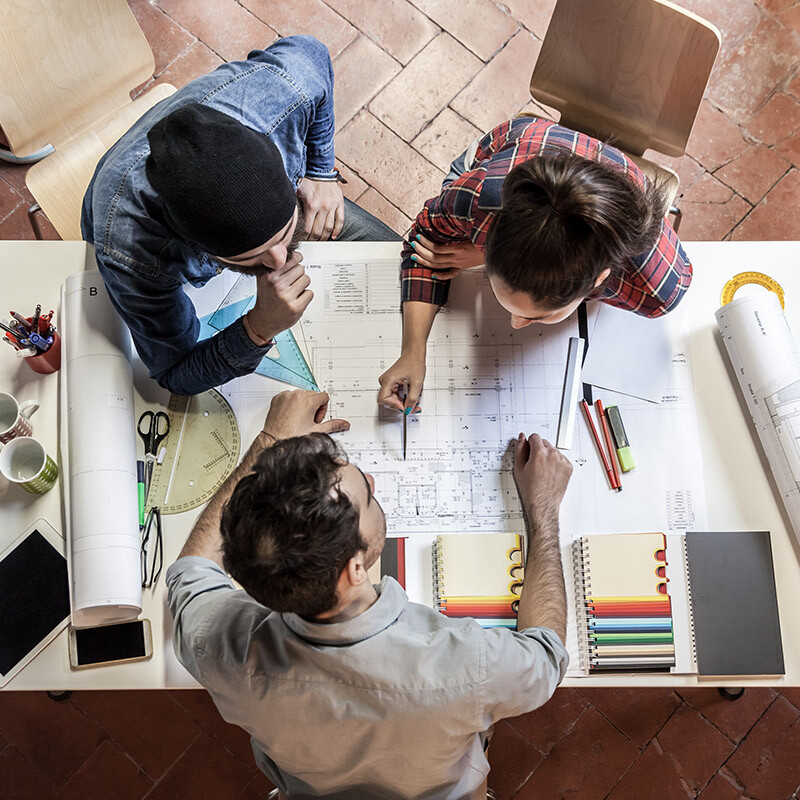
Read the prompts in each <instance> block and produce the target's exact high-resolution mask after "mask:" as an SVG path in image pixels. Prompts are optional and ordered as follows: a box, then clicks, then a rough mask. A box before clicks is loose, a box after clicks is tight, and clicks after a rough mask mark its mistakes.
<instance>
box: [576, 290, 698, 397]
mask: <svg viewBox="0 0 800 800" xmlns="http://www.w3.org/2000/svg"><path fill="white" fill-rule="evenodd" d="M597 306H598V311H597V320H596V322H595V325H594V328H593V329H592V330H591V332H590V334H589V351H588V354H587V356H586V361H585V362H584V365H583V381H584V382H585V383H591V384H592V385H593V386H598V387H601V388H604V389H610V390H611V391H614V392H619V393H620V394H626V395H630V396H632V397H638V398H641V399H643V400H649V401H650V402H653V403H660V402H661V399H662V397H663V395H664V390H665V389H666V386H667V383H668V382H669V378H670V367H671V362H672V357H673V354H674V353H675V351H676V349H680V345H679V344H678V343H679V341H680V331H681V323H682V321H683V316H684V308H683V307H682V306H679V307H678V308H677V309H676V310H675V311H673V312H672V313H671V314H667V315H666V316H663V317H658V318H657V319H648V318H647V317H642V316H639V315H638V314H632V313H631V312H630V311H623V310H622V309H620V308H614V307H613V306H609V305H607V304H606V303H597Z"/></svg>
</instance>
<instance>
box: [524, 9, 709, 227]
mask: <svg viewBox="0 0 800 800" xmlns="http://www.w3.org/2000/svg"><path fill="white" fill-rule="evenodd" d="M719 46H720V34H719V31H718V30H717V29H716V28H715V27H714V26H713V25H711V24H710V23H709V22H706V21H705V20H704V19H701V18H700V17H698V16H697V15H696V14H692V13H691V12H689V11H686V10H684V9H682V8H679V7H678V6H676V5H674V4H672V3H669V2H666V0H558V2H557V3H556V7H555V10H554V11H553V16H552V18H551V19H550V25H549V27H548V29H547V33H546V34H545V38H544V41H543V43H542V49H541V51H540V53H539V58H538V59H537V61H536V65H535V67H534V69H533V75H532V76H531V85H530V90H531V95H532V96H533V98H534V100H536V101H537V102H540V103H544V104H545V105H548V106H551V107H552V108H555V109H556V110H558V111H559V112H560V113H561V118H560V120H559V122H560V124H562V125H564V126H566V127H568V128H572V129H573V130H579V131H582V132H583V133H588V134H589V135H590V136H594V137H595V138H597V139H601V140H603V141H606V140H610V141H611V143H612V144H614V146H616V147H618V148H619V149H620V150H623V151H624V152H625V153H626V154H627V155H630V156H631V157H632V160H633V161H635V162H636V164H638V165H639V167H640V168H641V169H642V170H643V171H644V172H645V174H647V175H648V176H650V177H654V176H658V177H659V178H660V179H661V180H662V181H664V183H665V189H666V190H667V193H668V199H669V204H670V206H672V204H673V202H674V199H675V196H676V195H677V192H678V187H679V185H680V181H679V179H678V175H677V173H675V172H674V171H673V170H671V169H668V168H667V167H662V166H659V165H658V164H655V163H654V162H652V161H650V160H648V159H645V158H643V157H642V154H643V153H644V151H645V150H647V149H652V150H657V151H658V152H659V153H664V154H665V155H668V156H682V155H683V154H684V152H685V151H686V142H687V141H688V139H689V134H690V133H691V131H692V125H694V120H695V117H696V116H697V109H698V108H699V106H700V101H701V100H702V99H703V92H704V91H705V87H706V83H707V82H708V78H709V75H710V74H711V69H712V67H713V66H714V59H715V58H716V56H717V52H718V51H719ZM678 213H679V212H678ZM675 227H676V228H677V225H676V226H675Z"/></svg>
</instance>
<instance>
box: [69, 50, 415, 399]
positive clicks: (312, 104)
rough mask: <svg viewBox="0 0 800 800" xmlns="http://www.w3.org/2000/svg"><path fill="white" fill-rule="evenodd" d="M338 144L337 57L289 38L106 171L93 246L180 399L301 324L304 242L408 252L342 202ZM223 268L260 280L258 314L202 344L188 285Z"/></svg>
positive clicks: (233, 72) (189, 104)
mask: <svg viewBox="0 0 800 800" xmlns="http://www.w3.org/2000/svg"><path fill="white" fill-rule="evenodd" d="M333 134H334V119H333V67H332V64H331V60H330V55H329V54H328V51H327V48H326V47H325V46H324V45H323V44H321V43H320V42H318V41H317V40H316V39H314V38H312V37H310V36H290V37H287V38H285V39H280V40H278V41H277V42H275V43H274V44H273V45H271V46H270V47H268V48H267V49H266V50H254V51H253V52H252V53H250V55H249V57H248V59H247V61H235V62H231V63H229V64H224V65H223V66H221V67H219V68H218V69H216V70H215V71H214V72H212V73H211V74H209V75H205V76H203V77H201V78H198V79H196V80H194V81H192V82H191V83H189V84H188V85H187V86H185V87H184V88H183V89H181V90H179V91H178V92H176V93H175V94H174V95H172V96H171V97H169V98H167V99H166V100H163V101H162V102H161V103H159V104H158V105H157V106H155V107H154V108H152V109H151V110H150V111H148V112H147V113H146V114H145V115H144V116H143V117H142V118H141V119H140V120H139V121H138V122H137V123H136V124H135V125H134V126H133V127H132V128H131V129H130V130H129V131H128V132H127V133H126V134H125V135H124V136H123V137H122V138H121V139H120V140H119V141H118V142H117V143H116V144H115V145H114V146H113V147H112V148H111V149H110V150H109V151H108V153H106V155H105V156H104V157H103V158H102V159H101V161H100V163H99V164H98V167H97V170H96V171H95V174H94V177H93V178H92V182H91V183H90V184H89V188H88V190H87V192H86V196H85V197H84V201H83V214H82V219H81V230H82V234H83V238H84V239H85V240H86V241H87V242H91V243H92V244H93V245H94V247H95V250H96V254H97V263H98V267H99V269H100V272H101V274H102V276H103V280H104V281H105V285H106V288H107V289H108V293H109V295H110V297H111V300H112V302H113V303H114V306H115V307H116V309H117V311H118V312H119V313H120V315H121V316H122V318H123V319H124V320H125V322H126V323H127V325H128V327H129V328H130V330H131V334H132V336H133V341H134V343H135V345H136V349H137V351H138V352H139V355H140V357H141V359H142V361H143V362H144V363H145V364H146V365H147V367H148V368H149V370H150V375H151V376H152V377H153V378H155V379H156V380H157V381H158V382H159V383H160V384H161V385H162V386H164V387H165V388H167V389H169V390H170V391H171V392H174V393H176V394H197V393H199V392H202V391H204V390H206V389H208V388H210V387H213V386H217V385H219V384H222V383H225V382H226V381H229V380H231V379H232V378H235V377H238V376H240V375H246V374H248V373H250V372H252V371H253V370H254V369H255V368H256V366H257V365H258V363H259V362H260V361H261V359H262V358H263V357H264V355H265V354H266V353H267V352H268V350H269V349H270V347H271V346H272V339H273V337H274V336H275V335H277V334H278V333H280V332H281V331H283V330H286V329H287V328H289V327H291V325H293V324H294V323H295V322H296V321H297V320H298V319H299V318H300V316H301V315H302V313H303V311H304V310H305V308H306V306H307V305H308V303H309V302H310V301H311V296H312V295H311V292H310V291H309V290H308V289H307V287H308V283H309V279H308V277H307V276H306V275H305V272H304V270H303V267H302V265H301V264H300V260H301V257H300V254H299V253H296V252H295V250H296V247H297V243H298V242H299V241H300V240H303V239H328V238H334V239H341V240H350V241H352V240H372V241H375V240H378V241H386V240H395V239H397V240H398V241H399V238H400V237H399V236H397V235H396V234H395V233H394V232H393V231H391V230H390V229H389V228H388V227H387V226H386V225H384V224H383V223H381V222H380V221H378V220H377V219H375V218H374V217H372V216H371V215H370V214H368V213H367V212H365V211H363V210H362V209H360V208H359V207H358V206H356V205H355V204H354V203H350V202H349V201H347V200H344V199H343V197H342V192H341V189H340V188H339V184H338V180H337V179H338V177H339V176H338V172H337V170H336V169H335V168H334V152H333ZM298 201H299V202H298ZM225 267H227V268H229V269H234V270H236V271H238V272H244V273H247V274H251V275H255V276H256V277H257V279H258V283H257V286H258V290H257V300H256V304H255V306H254V308H253V309H251V310H250V311H249V312H248V314H247V315H246V316H245V317H243V318H242V319H239V320H237V321H236V322H234V323H233V324H231V325H230V326H229V327H227V328H226V329H225V330H223V331H221V332H220V333H218V334H217V335H216V336H214V337H213V338H210V339H206V340H204V341H201V342H198V341H197V339H198V335H199V331H200V323H199V321H198V319H197V314H196V312H195V308H194V305H193V304H192V302H191V300H190V299H189V297H188V296H187V295H186V294H185V293H184V291H183V287H182V284H184V283H191V284H192V285H194V286H203V285H204V284H205V283H206V282H207V281H208V279H209V278H212V277H214V276H215V275H217V274H219V273H220V272H221V271H222V269H223V268H225Z"/></svg>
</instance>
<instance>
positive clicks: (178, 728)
mask: <svg viewBox="0 0 800 800" xmlns="http://www.w3.org/2000/svg"><path fill="white" fill-rule="evenodd" d="M553 4H554V0H505V2H496V3H495V2H492V1H491V0H412V2H407V0H383V2H378V0H325V2H323V1H322V0H292V2H286V0H280V2H279V1H278V0H240V2H236V1H235V0H203V2H202V3H199V2H193V0H156V2H148V0H130V5H131V7H132V8H133V10H134V13H135V14H136V17H137V18H138V20H139V22H140V24H141V26H142V28H143V29H144V31H145V34H146V35H147V37H148V40H149V41H150V44H151V46H152V48H153V51H154V53H155V60H156V78H155V79H156V81H159V80H163V81H169V82H171V83H173V84H175V85H177V86H182V85H183V84H184V83H186V82H187V81H189V80H191V79H192V78H193V77H196V76H198V75H201V74H203V73H205V72H207V71H208V70H211V69H213V68H214V67H216V66H217V65H219V64H220V63H222V61H223V60H228V59H235V58H241V57H243V56H244V55H245V54H246V53H247V51H248V50H250V49H251V48H254V47H263V46H266V45H267V44H269V43H270V42H271V41H273V40H274V39H275V38H276V37H277V36H279V35H280V36H282V35H287V34H291V33H309V34H314V35H315V36H317V37H318V38H319V39H321V40H322V41H324V42H325V43H326V44H327V45H328V47H329V48H330V50H331V54H332V56H333V58H334V68H335V70H336V80H337V83H336V117H337V128H338V131H339V133H338V134H337V154H338V158H339V161H340V166H341V168H342V171H343V172H344V173H345V174H346V175H347V176H348V178H349V179H350V182H349V183H348V185H347V187H346V189H347V194H348V195H349V196H350V197H351V199H353V200H358V201H359V202H360V203H361V204H362V205H364V206H365V207H366V208H368V209H369V210H371V211H373V212H374V213H376V214H377V215H378V216H380V217H382V218H383V219H384V220H386V221H387V222H388V223H389V224H390V225H392V226H394V227H395V228H396V229H397V230H402V229H404V228H405V227H406V226H407V225H408V223H409V221H410V219H411V218H412V217H413V215H414V214H415V213H416V211H417V210H418V209H419V207H420V206H421V203H422V201H423V200H425V199H426V198H427V197H429V196H431V195H432V194H434V193H435V192H436V189H437V186H438V184H439V181H440V180H441V177H442V173H443V171H444V170H445V169H446V168H447V164H448V163H449V161H450V160H451V158H452V157H453V156H454V155H456V154H457V153H458V152H460V151H461V149H463V147H464V146H465V144H466V143H467V142H469V141H470V140H471V139H473V138H474V137H475V136H476V135H477V134H478V133H479V132H482V131H484V130H488V129H489V128H490V127H491V126H492V125H493V124H495V123H496V122H499V121H500V120H501V119H503V118H505V117H508V116H511V115H513V114H515V113H516V112H518V111H520V110H521V109H523V108H525V109H528V110H532V109H535V105H534V104H532V103H531V101H530V97H529V95H528V89H527V86H528V80H529V77H530V71H531V69H532V65H533V62H534V60H535V57H536V54H537V52H538V48H539V43H540V40H541V38H542V36H543V35H544V33H545V30H546V28H547V21H548V19H549V16H550V13H551V10H552V7H553ZM682 5H684V6H685V7H687V8H689V9H690V10H692V11H695V12H696V13H698V14H700V15H701V16H703V17H705V18H706V19H709V20H710V21H712V22H713V23H714V24H716V25H717V26H718V27H719V28H720V30H721V31H722V34H723V50H722V52H721V53H720V56H719V57H718V60H717V64H716V69H715V72H714V74H713V76H712V78H711V81H710V83H709V86H708V90H707V92H706V97H705V99H704V101H703V104H702V107H701V109H700V113H699V115H698V120H697V123H696V125H695V129H694V133H693V135H692V138H691V140H690V142H689V146H688V152H687V155H685V156H684V157H683V158H680V159H663V161H664V162H665V163H668V164H670V165H671V166H673V167H674V168H675V169H677V171H678V172H679V174H680V176H681V182H682V186H681V194H680V205H681V207H682V209H683V212H684V221H683V226H682V229H681V236H682V237H683V239H684V240H685V241H691V240H693V239H694V240H698V239H713V240H718V239H796V238H798V237H800V173H799V172H798V167H800V2H795V0H758V2H757V3H753V2H751V0H685V2H683V3H682ZM520 65H523V66H522V67H520ZM376 154H379V155H380V158H379V159H378V158H376ZM655 157H656V159H657V160H658V159H660V157H659V156H655ZM24 171H25V170H24V168H23V167H13V166H9V165H7V164H4V163H3V162H0V238H3V239H27V238H32V236H31V232H30V229H29V227H28V223H27V220H26V217H25V210H26V208H27V206H28V204H29V203H30V202H31V197H30V195H29V193H28V192H27V190H26V189H25V185H24ZM47 230H48V236H49V237H50V238H57V237H56V235H55V232H54V231H53V230H52V228H48V229H47ZM690 253H691V250H690ZM491 761H492V775H491V780H490V785H491V786H493V787H494V788H495V789H496V791H497V793H498V796H499V797H501V798H512V797H519V798H536V800H550V799H551V798H553V800H556V799H557V798H577V799H578V800H593V799H594V798H597V800H600V799H601V798H609V800H683V798H695V797H697V798H700V800H735V799H736V798H752V800H788V798H796V797H797V795H796V792H797V791H798V787H800V689H787V690H784V691H782V692H777V693H776V692H774V691H772V690H769V689H749V690H748V691H747V692H746V694H745V696H744V697H743V698H742V699H741V700H739V701H737V702H735V703H729V702H727V701H724V700H722V699H721V698H720V697H719V695H718V694H717V692H716V690H714V689H692V690H688V691H683V692H674V691H671V690H662V689H647V690H615V689H594V690H582V691H577V690H575V689H561V690H559V691H558V692H557V693H556V695H555V697H554V698H553V700H551V701H550V703H548V704H547V705H546V706H545V707H543V708H542V709H540V710H539V711H537V712H534V713H533V714H528V715H526V716H524V717H518V718H516V719H512V720H508V721H506V722H502V723H501V724H500V725H498V726H497V729H496V733H495V738H494V740H493V744H492V748H491ZM268 788H269V785H268V782H267V781H266V779H264V778H263V776H261V775H260V773H258V772H257V771H256V770H255V767H254V765H253V760H252V755H251V753H250V748H249V744H248V741H247V736H246V735H245V734H243V733H242V732H241V731H239V730H238V729H235V728H232V727H231V726H229V725H226V724H225V723H224V722H223V721H222V720H221V719H220V718H219V715H218V714H217V713H216V710H215V709H214V707H213V705H212V704H211V703H210V701H209V700H208V697H207V695H205V693H203V692H96V693H95V692H83V693H76V694H74V695H72V696H71V697H70V698H69V699H67V700H65V701H64V702H61V703H55V702H53V701H52V700H50V699H48V698H47V696H46V695H44V694H43V693H30V694H26V693H0V798H2V800H23V799H26V800H27V798H30V799H31V800H46V798H50V797H57V798H59V799H61V798H76V799H77V798H80V800H93V799H94V798H97V799H98V800H99V799H100V798H102V799H103V800H108V798H114V799H115V800H126V799H127V798H130V799H131V800H136V799H138V798H143V797H147V798H148V800H176V799H177V800H180V799H181V798H186V800H204V798H215V800H227V799H228V798H231V800H235V799H237V798H242V799H244V798H247V799H248V800H250V799H251V798H252V799H253V800H255V798H263V797H264V796H265V794H266V792H267V790H268Z"/></svg>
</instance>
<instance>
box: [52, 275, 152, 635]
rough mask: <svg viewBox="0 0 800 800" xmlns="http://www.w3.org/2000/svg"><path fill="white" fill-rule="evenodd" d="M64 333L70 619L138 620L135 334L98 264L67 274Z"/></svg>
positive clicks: (88, 622)
mask: <svg viewBox="0 0 800 800" xmlns="http://www.w3.org/2000/svg"><path fill="white" fill-rule="evenodd" d="M62 335H63V341H64V361H63V364H62V371H64V375H63V381H62V391H63V394H62V398H61V408H62V425H66V428H67V430H66V436H65V437H62V442H64V443H65V444H66V453H64V452H62V462H64V461H65V462H66V463H64V464H62V467H63V468H65V470H64V471H65V472H66V475H65V478H66V482H67V484H68V496H69V497H68V504H67V507H68V514H67V517H68V520H67V540H68V543H69V548H70V586H71V601H72V623H73V625H76V626H79V627H80V626H86V625H100V624H102V623H105V622H116V621H120V620H125V619H135V618H136V617H138V616H139V614H140V613H141V610H142V589H141V576H140V561H139V548H140V543H139V525H138V495H137V485H136V429H135V420H134V412H133V375H132V372H131V364H130V337H129V335H128V331H127V328H126V327H125V325H124V323H123V322H122V320H121V319H120V318H119V315H118V314H117V312H116V311H115V310H114V307H113V306H112V304H111V301H110V300H109V298H108V294H107V292H106V289H105V286H104V285H103V280H102V278H101V277H100V273H99V272H89V271H87V272H80V273H78V274H76V275H71V276H70V277H69V278H67V280H66V283H65V284H64V288H63V293H62ZM64 410H66V414H64V413H63V412H64Z"/></svg>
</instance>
